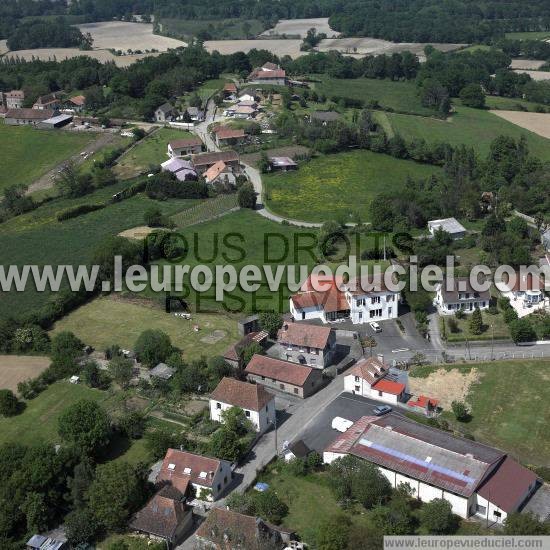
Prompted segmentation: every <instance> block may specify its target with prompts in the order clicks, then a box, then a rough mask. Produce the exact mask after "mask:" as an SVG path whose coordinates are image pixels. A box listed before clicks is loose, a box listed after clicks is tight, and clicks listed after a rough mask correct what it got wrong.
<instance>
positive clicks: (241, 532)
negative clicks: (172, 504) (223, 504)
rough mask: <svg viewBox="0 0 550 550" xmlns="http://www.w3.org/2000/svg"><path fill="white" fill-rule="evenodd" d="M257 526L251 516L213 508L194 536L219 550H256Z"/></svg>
mask: <svg viewBox="0 0 550 550" xmlns="http://www.w3.org/2000/svg"><path fill="white" fill-rule="evenodd" d="M257 525H258V524H257V521H256V518H255V517H253V516H245V515H244V514H239V513H238V512H233V511H231V510H225V509H223V508H213V509H212V510H211V511H210V513H209V514H208V517H207V518H206V520H205V521H204V522H203V523H202V524H201V525H200V527H199V528H198V529H197V531H196V535H197V537H200V538H202V539H205V540H208V541H210V542H212V543H214V544H216V546H215V548H219V549H221V548H223V549H224V550H225V549H227V550H229V549H232V548H245V547H246V548H256V539H257V536H258V529H257ZM242 539H244V541H243V540H242ZM232 543H234V544H232ZM243 543H244V544H243Z"/></svg>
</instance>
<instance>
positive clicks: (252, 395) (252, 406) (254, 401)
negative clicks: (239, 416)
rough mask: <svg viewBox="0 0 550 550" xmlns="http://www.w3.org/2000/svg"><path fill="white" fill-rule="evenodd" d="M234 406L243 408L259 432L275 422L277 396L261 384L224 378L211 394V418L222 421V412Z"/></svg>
mask: <svg viewBox="0 0 550 550" xmlns="http://www.w3.org/2000/svg"><path fill="white" fill-rule="evenodd" d="M232 407H239V408H240V409H242V410H243V411H244V414H245V415H246V417H247V418H248V419H249V420H250V421H251V422H252V424H254V427H255V428H256V431H257V432H260V433H263V432H265V431H266V430H267V429H268V428H269V426H270V425H272V424H275V396H274V395H273V394H271V393H269V392H268V391H267V390H266V389H265V388H264V387H263V386H261V385H259V384H258V385H257V384H250V383H248V382H241V381H239V380H235V379H234V378H228V377H225V378H223V379H222V380H221V381H220V383H219V384H218V385H217V386H216V389H215V390H214V391H213V392H212V395H211V396H210V419H211V420H215V421H216V422H222V421H223V419H222V413H223V412H224V411H226V410H228V409H231V408H232Z"/></svg>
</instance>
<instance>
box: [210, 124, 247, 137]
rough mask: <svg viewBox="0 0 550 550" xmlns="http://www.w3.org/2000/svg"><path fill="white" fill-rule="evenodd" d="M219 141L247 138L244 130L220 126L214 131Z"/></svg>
mask: <svg viewBox="0 0 550 550" xmlns="http://www.w3.org/2000/svg"><path fill="white" fill-rule="evenodd" d="M214 133H215V134H216V136H217V138H218V139H236V138H242V137H244V136H245V133H244V130H243V129H242V128H229V127H227V126H220V127H218V128H216V129H215V130H214Z"/></svg>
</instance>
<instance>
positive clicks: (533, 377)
mask: <svg viewBox="0 0 550 550" xmlns="http://www.w3.org/2000/svg"><path fill="white" fill-rule="evenodd" d="M549 367H550V362H548V361H537V360H534V361H533V360H524V361H495V362H493V363H480V364H476V365H474V366H471V365H464V366H446V367H444V370H442V368H441V367H420V368H419V369H417V370H416V373H418V374H420V375H421V376H422V377H424V376H428V378H422V380H415V381H414V384H415V386H416V387H417V389H419V390H420V389H421V388H422V387H426V388H428V389H427V391H426V392H424V391H423V392H422V393H426V394H428V395H433V396H434V397H439V392H443V393H442V394H445V392H446V390H441V389H439V388H445V385H446V383H447V375H446V374H443V375H442V372H443V373H445V371H450V372H454V371H458V372H460V373H462V374H463V376H464V377H465V378H463V380H471V384H470V385H469V387H468V389H467V391H466V392H465V396H464V399H465V401H466V403H467V404H468V405H469V406H470V407H471V413H472V419H471V421H470V422H468V423H467V424H460V423H457V424H458V426H459V427H460V429H461V430H462V431H466V432H469V433H471V434H473V435H474V436H475V438H476V440H477V441H483V442H486V443H489V444H490V445H494V446H495V447H498V448H499V449H503V450H506V451H508V452H510V454H511V455H512V456H513V457H515V458H517V459H519V460H520V461H522V462H524V463H525V464H535V465H545V466H546V465H548V456H550V432H549V431H548V424H549V423H550V401H548V394H549V392H550V375H549V374H548V373H549V370H548V369H549ZM472 371H474V372H475V376H473V375H472V374H469V373H471V372H472ZM414 374H415V371H413V376H414ZM451 378H452V377H451ZM411 380H413V378H412V377H411ZM423 382H426V386H423ZM430 388H431V390H430ZM430 391H431V393H429V392H430ZM525 403H529V404H530V405H529V406H525ZM447 410H448V409H447ZM445 417H446V418H448V419H449V420H451V421H453V420H454V417H452V414H451V413H450V412H446V413H445Z"/></svg>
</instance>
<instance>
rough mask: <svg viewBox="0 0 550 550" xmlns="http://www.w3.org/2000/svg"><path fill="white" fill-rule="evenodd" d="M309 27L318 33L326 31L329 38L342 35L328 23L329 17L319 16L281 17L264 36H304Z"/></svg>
mask: <svg viewBox="0 0 550 550" xmlns="http://www.w3.org/2000/svg"><path fill="white" fill-rule="evenodd" d="M309 29H315V30H316V31H317V33H318V34H319V33H322V32H324V33H325V34H326V35H327V37H328V38H334V37H337V36H339V35H340V33H339V32H337V31H334V30H332V29H331V28H330V25H329V24H328V17H317V18H312V19H280V20H279V21H278V22H277V24H276V25H275V26H274V27H273V28H272V29H267V30H266V31H264V32H263V33H262V36H282V35H283V34H286V35H288V36H299V37H300V38H304V36H306V34H307V31H309Z"/></svg>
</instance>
